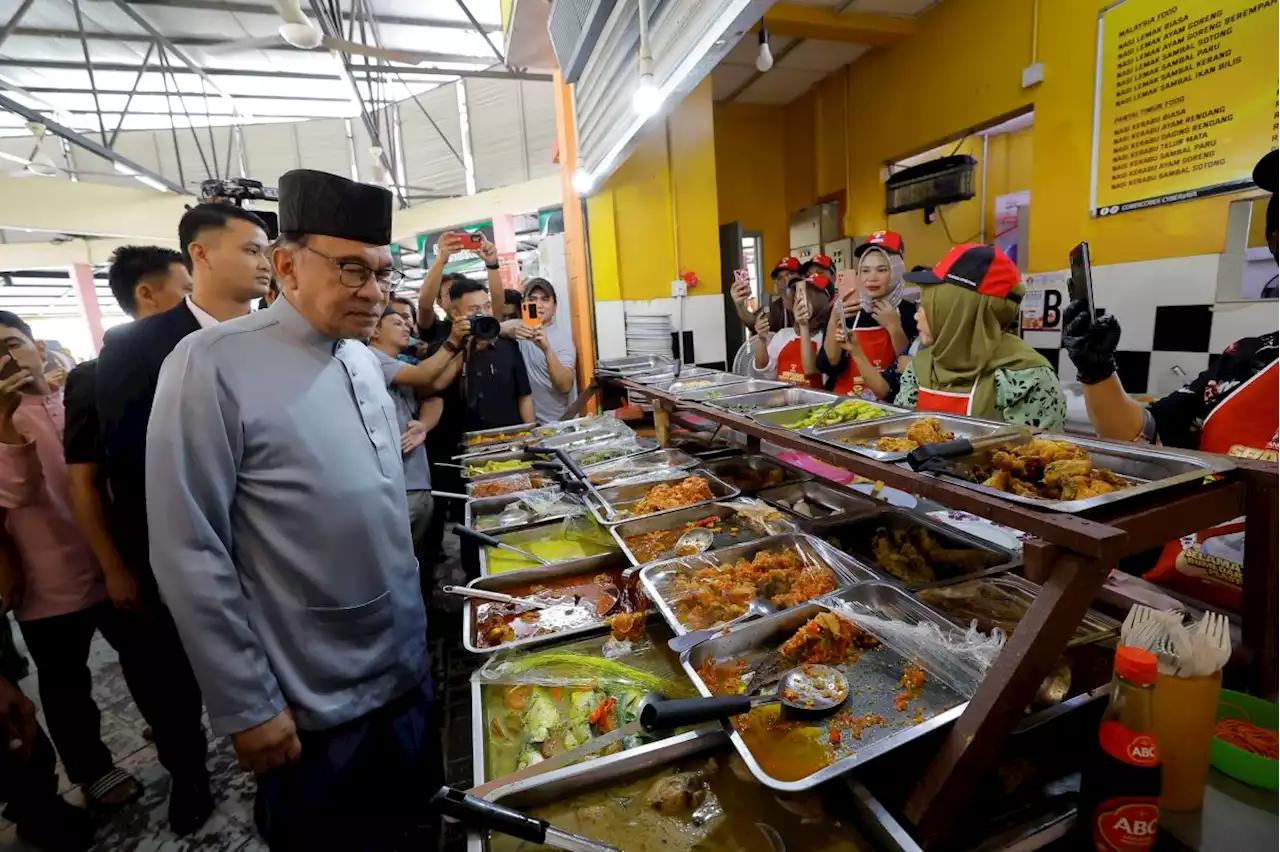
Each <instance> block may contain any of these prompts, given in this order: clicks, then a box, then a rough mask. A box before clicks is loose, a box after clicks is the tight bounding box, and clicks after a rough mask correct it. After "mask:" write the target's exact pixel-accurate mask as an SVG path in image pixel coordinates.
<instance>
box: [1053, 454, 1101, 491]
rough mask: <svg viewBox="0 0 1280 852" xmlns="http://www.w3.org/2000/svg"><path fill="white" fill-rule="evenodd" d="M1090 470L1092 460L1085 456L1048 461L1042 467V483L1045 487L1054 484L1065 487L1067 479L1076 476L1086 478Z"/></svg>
mask: <svg viewBox="0 0 1280 852" xmlns="http://www.w3.org/2000/svg"><path fill="white" fill-rule="evenodd" d="M1092 470H1093V462H1091V461H1089V459H1087V458H1083V459H1071V460H1060V461H1055V462H1050V463H1049V466H1048V467H1046V468H1045V469H1044V484H1045V486H1046V487H1047V488H1052V487H1054V486H1055V485H1057V486H1064V487H1065V484H1066V482H1067V481H1068V480H1071V479H1075V478H1077V477H1084V478H1086V479H1088V478H1089V473H1090V472H1091V471H1092Z"/></svg>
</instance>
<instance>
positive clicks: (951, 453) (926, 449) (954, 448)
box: [907, 438, 973, 470]
mask: <svg viewBox="0 0 1280 852" xmlns="http://www.w3.org/2000/svg"><path fill="white" fill-rule="evenodd" d="M972 452H973V443H972V442H971V441H970V440H969V439H968V438H957V439H955V440H954V441H943V442H942V443H941V444H924V445H923V446H919V447H916V448H915V449H914V450H912V451H911V452H909V453H907V464H909V465H911V469H912V470H919V469H920V468H922V467H924V466H925V465H927V464H929V463H930V462H934V461H938V460H940V459H954V458H958V457H960V456H967V455H970V454H971V453H972Z"/></svg>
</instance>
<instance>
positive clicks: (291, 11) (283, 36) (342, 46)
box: [203, 0, 427, 65]
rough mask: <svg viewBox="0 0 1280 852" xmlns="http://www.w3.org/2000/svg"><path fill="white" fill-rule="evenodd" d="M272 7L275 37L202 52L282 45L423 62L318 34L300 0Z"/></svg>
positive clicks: (409, 55)
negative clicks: (276, 19) (277, 24)
mask: <svg viewBox="0 0 1280 852" xmlns="http://www.w3.org/2000/svg"><path fill="white" fill-rule="evenodd" d="M273 5H274V6H275V7H276V11H277V12H279V13H280V18H281V20H282V21H283V23H281V24H280V27H279V29H278V30H277V31H276V34H275V35H271V36H263V37H261V38H248V39H240V40H238V41H225V42H218V43H216V44H211V45H208V46H207V47H205V48H203V50H204V51H205V52H206V53H210V54H219V53H240V52H242V51H248V50H261V49H262V48H264V47H277V46H279V45H282V44H283V45H288V46H290V47H296V48H298V49H299V50H315V49H317V48H323V49H325V50H332V51H337V52H339V53H354V54H358V55H360V56H368V57H370V58H372V59H384V60H387V61H388V62H403V63H405V64H406V65H421V64H422V63H423V62H426V61H427V60H426V58H425V57H424V56H423V55H422V54H419V53H413V52H411V51H407V50H394V49H391V48H382V47H371V46H369V45H367V44H361V43H359V42H355V41H347V40H346V39H343V38H335V37H333V36H327V35H325V34H324V32H323V31H321V29H320V27H319V25H317V24H316V23H315V22H314V21H312V20H311V19H310V18H308V17H307V16H306V14H304V13H303V11H302V4H301V0H273Z"/></svg>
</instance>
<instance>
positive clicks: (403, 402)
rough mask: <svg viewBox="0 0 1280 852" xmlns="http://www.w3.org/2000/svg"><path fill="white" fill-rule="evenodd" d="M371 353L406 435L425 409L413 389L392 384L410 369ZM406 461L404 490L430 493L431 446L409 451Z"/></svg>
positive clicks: (380, 354)
mask: <svg viewBox="0 0 1280 852" xmlns="http://www.w3.org/2000/svg"><path fill="white" fill-rule="evenodd" d="M369 351H370V352H372V353H373V357H375V358H377V359H378V367H379V368H381V370H382V378H383V381H385V382H386V383H387V392H388V393H390V394H391V401H392V402H393V403H395V407H396V424H397V425H398V426H399V427H400V434H401V435H403V434H404V429H405V427H406V426H408V425H409V421H410V420H417V419H418V410H419V409H420V408H421V407H422V405H421V403H420V402H419V401H418V395H417V394H416V393H414V391H413V388H410V387H397V386H395V385H393V384H391V382H392V381H393V380H394V379H395V377H396V374H397V373H399V372H400V371H401V370H403V369H405V368H406V367H408V366H409V365H408V364H406V363H405V362H404V361H401V360H400V359H399V358H392V357H391V356H390V355H388V354H387V353H385V352H382V351H380V350H377V349H372V348H371V349H370V350H369ZM403 460H404V487H405V488H406V489H407V490H409V491H428V490H430V489H431V468H430V466H429V465H428V462H427V445H426V444H425V443H423V444H419V445H418V446H416V447H414V448H413V449H412V450H410V451H409V453H408V455H405V456H403Z"/></svg>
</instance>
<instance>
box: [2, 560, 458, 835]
mask: <svg viewBox="0 0 1280 852" xmlns="http://www.w3.org/2000/svg"><path fill="white" fill-rule="evenodd" d="M446 541H447V542H449V543H450V544H449V545H447V547H449V549H450V551H452V552H451V555H452V556H454V557H455V558H456V548H455V547H454V546H452V543H453V542H455V541H456V539H455V538H454V537H453V536H446ZM14 633H15V636H16V637H17V639H18V643H19V648H20V650H22V651H23V653H24V655H25V648H22V645H21V634H20V633H19V632H18V631H17V630H15V631H14ZM431 635H432V640H431V642H430V648H431V655H432V668H433V670H434V674H435V677H436V683H437V684H438V686H437V695H439V696H441V698H442V700H443V701H444V702H445V706H446V708H447V715H446V719H445V729H444V730H443V731H441V741H442V742H443V743H444V746H445V759H446V765H447V767H448V774H449V781H450V783H452V784H455V785H458V786H462V787H467V786H470V781H471V741H470V730H471V727H470V726H471V721H470V719H471V715H470V714H471V705H470V690H469V688H468V682H469V677H470V673H471V669H472V667H473V666H474V663H473V662H472V661H471V660H470V659H468V658H469V657H470V655H469V654H467V652H466V651H464V650H463V649H462V645H461V641H460V639H461V627H460V624H459V620H458V619H457V618H456V617H435V618H433V620H432V623H431ZM89 665H90V668H91V670H92V671H93V682H94V698H95V699H96V701H97V703H98V707H99V708H100V709H101V710H102V738H103V741H104V742H105V743H106V744H107V746H108V747H109V748H110V749H111V753H112V754H113V755H114V756H115V758H116V761H117V763H118V765H119V766H120V767H121V768H123V769H125V770H127V771H128V772H130V773H132V774H133V775H134V777H136V778H137V779H138V780H139V781H140V782H141V783H142V784H143V786H144V787H145V788H146V789H145V792H144V794H143V796H142V797H141V798H140V799H139V800H138V801H136V802H134V803H133V804H131V805H130V806H129V807H128V808H126V809H125V810H123V811H121V812H120V813H118V814H116V815H115V816H114V817H113V818H112V819H111V820H110V821H109V822H107V823H106V824H104V825H103V827H102V828H101V829H100V831H99V833H98V843H97V846H96V847H95V849H96V850H100V852H258V850H263V852H265V850H266V848H267V847H266V845H265V844H264V843H262V841H261V840H259V839H258V836H257V833H256V831H255V830H254V827H253V796H254V790H255V784H254V781H253V778H252V777H251V776H248V775H246V774H245V773H243V772H242V771H241V770H240V768H239V766H238V765H237V763H236V759H235V754H234V752H233V751H232V749H231V746H230V743H229V741H228V740H226V739H211V740H210V746H211V748H210V751H211V755H210V759H209V769H210V772H211V774H212V778H213V789H214V795H215V797H216V799H217V802H218V804H217V808H216V810H215V811H214V814H213V816H212V817H210V819H209V821H208V822H207V823H206V824H205V825H204V827H203V828H202V829H201V830H200V831H199V832H197V833H196V834H194V835H191V836H189V837H185V838H182V837H177V836H176V835H174V833H173V832H171V831H170V830H169V826H168V819H167V816H166V814H167V811H168V797H169V775H168V773H167V772H165V770H164V769H163V768H162V767H161V766H160V764H159V763H157V762H156V751H155V746H153V745H151V744H150V743H148V742H147V741H146V740H145V739H143V736H142V733H143V730H144V728H145V727H146V723H145V722H144V721H143V720H142V717H141V715H140V714H139V713H138V709H137V707H135V706H134V703H133V699H132V698H130V697H129V691H128V689H127V688H126V687H125V683H124V678H123V676H122V675H121V672H120V665H119V663H118V662H117V660H116V655H115V652H114V651H112V650H111V647H110V646H109V645H107V643H106V642H105V641H104V640H103V639H102V638H101V636H99V637H97V638H96V639H95V641H94V645H93V649H92V652H91V656H90V661H89ZM38 677H39V673H38V672H33V673H32V674H31V675H30V676H28V677H27V678H25V679H24V680H22V681H21V682H20V684H19V685H20V686H21V688H22V691H23V692H24V693H26V694H27V695H28V696H29V697H30V698H31V700H32V701H34V702H36V703H37V705H38V704H39V692H38V685H37V684H38V682H37V678H38ZM41 724H43V715H42V716H41ZM47 730H48V728H47V726H46V731H47ZM58 771H59V776H60V777H61V778H62V787H63V793H64V795H65V796H66V798H67V799H68V801H71V802H73V803H74V804H83V801H84V800H83V798H82V796H81V794H80V791H79V790H78V789H74V788H72V786H71V784H70V783H69V782H68V781H67V780H66V778H65V775H63V774H62V767H61V765H59V767H58ZM461 848H462V837H461V836H460V834H458V833H457V832H453V833H451V834H450V835H449V836H448V837H447V838H446V843H445V846H444V849H445V850H449V852H452V850H455V849H461ZM34 849H35V848H34V847H32V846H30V845H29V844H27V843H24V842H23V841H21V840H19V839H18V838H17V836H16V834H15V830H14V826H13V825H12V824H10V823H8V822H6V821H5V820H4V819H3V818H0V850H4V852H34Z"/></svg>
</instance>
